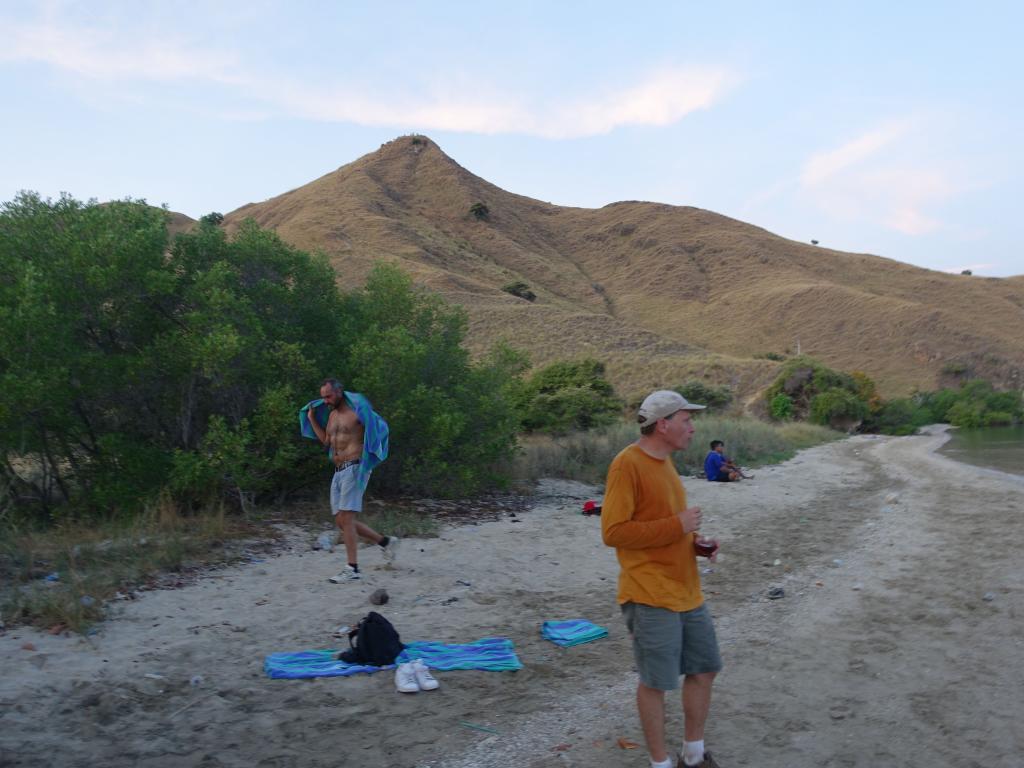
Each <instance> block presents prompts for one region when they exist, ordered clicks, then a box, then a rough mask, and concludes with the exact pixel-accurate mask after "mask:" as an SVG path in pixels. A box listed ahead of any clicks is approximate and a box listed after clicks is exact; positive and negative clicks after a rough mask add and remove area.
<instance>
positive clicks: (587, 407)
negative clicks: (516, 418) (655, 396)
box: [513, 358, 623, 432]
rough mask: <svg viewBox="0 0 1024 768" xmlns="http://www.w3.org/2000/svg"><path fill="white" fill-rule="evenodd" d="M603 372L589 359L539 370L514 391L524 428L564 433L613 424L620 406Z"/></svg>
mask: <svg viewBox="0 0 1024 768" xmlns="http://www.w3.org/2000/svg"><path fill="white" fill-rule="evenodd" d="M604 373H605V369H604V364H603V363H600V362H598V361H597V360H593V359H589V358H588V359H584V360H577V361H563V362H558V363H552V364H551V365H549V366H546V367H545V368H541V369H540V370H539V371H537V372H536V373H534V374H533V375H532V376H531V377H530V378H529V379H528V380H526V381H525V382H524V383H522V384H521V385H519V386H518V387H515V388H514V394H513V397H514V400H515V402H516V404H517V407H518V410H519V413H520V418H521V423H522V426H523V429H525V430H526V431H528V432H532V431H541V432H566V431H568V430H572V429H590V428H592V427H596V426H600V425H602V424H610V423H612V422H613V421H615V419H616V418H617V417H618V416H619V415H620V414H621V412H622V405H623V404H622V401H621V400H620V399H619V398H618V397H617V396H616V395H615V390H614V389H613V388H612V385H611V384H610V383H608V380H607V379H606V378H605V375H604Z"/></svg>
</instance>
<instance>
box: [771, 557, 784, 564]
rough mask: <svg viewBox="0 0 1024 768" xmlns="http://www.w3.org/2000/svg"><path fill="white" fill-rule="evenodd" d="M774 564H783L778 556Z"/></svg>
mask: <svg viewBox="0 0 1024 768" xmlns="http://www.w3.org/2000/svg"><path fill="white" fill-rule="evenodd" d="M772 565H782V561H781V560H779V559H778V558H775V562H773V563H772Z"/></svg>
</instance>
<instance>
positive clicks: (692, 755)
mask: <svg viewBox="0 0 1024 768" xmlns="http://www.w3.org/2000/svg"><path fill="white" fill-rule="evenodd" d="M703 760H704V739H701V740H700V741H684V742H683V762H684V763H686V765H700V764H701V762H703Z"/></svg>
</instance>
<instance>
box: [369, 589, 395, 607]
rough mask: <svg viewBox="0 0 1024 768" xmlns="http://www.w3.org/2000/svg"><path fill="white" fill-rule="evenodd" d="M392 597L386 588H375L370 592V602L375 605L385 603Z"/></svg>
mask: <svg viewBox="0 0 1024 768" xmlns="http://www.w3.org/2000/svg"><path fill="white" fill-rule="evenodd" d="M390 599H391V598H390V597H389V596H388V591H387V590H386V589H375V590H373V592H372V593H371V594H370V602H371V603H373V604H374V605H384V604H385V603H386V602H387V601H388V600H390Z"/></svg>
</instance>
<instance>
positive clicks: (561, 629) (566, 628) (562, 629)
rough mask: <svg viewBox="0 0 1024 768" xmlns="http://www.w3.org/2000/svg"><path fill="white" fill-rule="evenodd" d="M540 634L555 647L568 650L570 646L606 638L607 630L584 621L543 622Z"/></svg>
mask: <svg viewBox="0 0 1024 768" xmlns="http://www.w3.org/2000/svg"><path fill="white" fill-rule="evenodd" d="M540 634H541V636H542V637H544V638H546V639H547V640H550V641H551V642H553V643H554V644H555V645H560V646H562V647H563V648H568V647H569V646H571V645H580V644H581V643H589V642H590V641H591V640H600V639H601V638H602V637H608V630H607V629H605V628H604V627H599V626H598V625H597V624H593V623H591V622H589V621H587V620H586V619H566V620H565V621H545V622H544V623H543V624H541V627H540Z"/></svg>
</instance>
